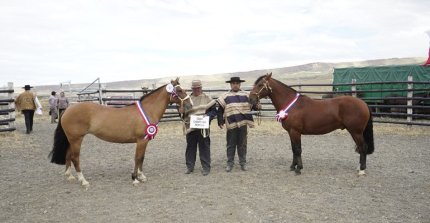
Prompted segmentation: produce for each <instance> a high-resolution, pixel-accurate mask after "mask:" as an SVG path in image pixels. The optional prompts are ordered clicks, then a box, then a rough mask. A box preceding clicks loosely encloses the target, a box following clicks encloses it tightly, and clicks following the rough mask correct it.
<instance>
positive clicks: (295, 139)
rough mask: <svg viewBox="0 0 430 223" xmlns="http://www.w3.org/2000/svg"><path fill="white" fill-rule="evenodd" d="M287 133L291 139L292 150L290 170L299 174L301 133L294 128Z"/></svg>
mask: <svg viewBox="0 0 430 223" xmlns="http://www.w3.org/2000/svg"><path fill="white" fill-rule="evenodd" d="M288 133H289V135H290V140H291V150H292V151H293V163H292V164H291V166H290V170H291V171H295V173H296V175H300V174H301V169H303V163H302V142H301V134H300V133H299V132H297V131H294V130H290V131H289V132H288Z"/></svg>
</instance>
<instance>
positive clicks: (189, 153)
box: [184, 80, 216, 176]
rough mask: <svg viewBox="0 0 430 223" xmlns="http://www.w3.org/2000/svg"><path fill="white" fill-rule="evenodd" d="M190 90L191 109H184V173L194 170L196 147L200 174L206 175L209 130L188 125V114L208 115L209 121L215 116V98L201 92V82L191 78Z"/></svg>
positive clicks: (209, 141)
mask: <svg viewBox="0 0 430 223" xmlns="http://www.w3.org/2000/svg"><path fill="white" fill-rule="evenodd" d="M191 90H192V91H193V92H192V93H191V95H190V98H191V100H192V102H193V106H192V108H191V109H188V110H187V109H186V110H185V118H184V119H185V128H186V140H187V147H186V150H185V164H186V166H187V171H186V172H185V173H186V174H190V173H192V172H193V171H194V166H195V163H196V155H197V147H198V148H199V157H200V163H201V165H202V174H203V176H206V175H208V174H209V172H210V170H211V150H210V145H211V139H210V136H209V133H210V130H209V128H208V129H198V128H191V127H190V124H191V123H190V121H191V120H190V116H191V115H199V116H209V126H210V121H211V120H212V119H214V118H215V117H216V104H215V100H213V99H212V98H211V97H209V96H208V95H206V94H205V93H203V90H202V82H201V81H200V80H193V81H192V82H191Z"/></svg>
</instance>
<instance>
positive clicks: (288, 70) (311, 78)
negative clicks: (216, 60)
mask: <svg viewBox="0 0 430 223" xmlns="http://www.w3.org/2000/svg"><path fill="white" fill-rule="evenodd" d="M424 61H425V58H421V57H414V58H390V59H378V60H366V61H355V62H339V63H322V62H316V63H309V64H303V65H298V66H291V67H282V68H269V69H261V70H253V71H244V72H233V73H223V74H211V75H193V76H182V77H180V82H181V83H182V86H183V87H185V88H189V87H190V85H191V81H192V80H194V79H201V80H203V82H204V88H205V89H215V88H217V89H219V88H226V89H227V88H228V85H226V84H225V81H226V80H228V79H230V77H232V76H240V77H241V78H242V79H244V80H246V82H245V83H244V84H243V86H251V85H252V84H253V82H254V81H255V80H256V79H257V78H258V77H259V76H261V75H263V74H266V73H269V72H272V73H273V75H274V77H276V79H278V80H281V81H283V82H285V83H288V84H298V83H302V84H303V83H331V82H332V78H333V76H332V74H333V69H334V68H343V67H366V66H383V65H406V64H422V63H423V62H424ZM174 78H176V77H174V76H172V77H167V78H154V79H141V80H125V81H117V82H108V83H104V82H103V78H101V84H102V86H103V87H106V88H108V89H141V88H142V87H147V88H150V89H152V88H154V87H158V86H161V85H163V84H166V83H168V82H169V81H170V80H171V79H174ZM88 84H89V83H82V84H72V85H71V86H70V87H71V90H72V91H73V92H77V91H80V90H81V89H83V88H85V87H86V86H88ZM95 87H97V86H95ZM36 89H37V91H38V94H39V95H49V92H50V91H52V90H57V91H58V90H59V89H60V86H58V85H44V86H36ZM15 90H16V92H20V91H22V89H20V88H17V89H15ZM64 90H68V87H67V86H66V88H65V89H64Z"/></svg>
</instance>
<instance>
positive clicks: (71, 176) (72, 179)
mask: <svg viewBox="0 0 430 223" xmlns="http://www.w3.org/2000/svg"><path fill="white" fill-rule="evenodd" d="M67 180H68V181H74V180H76V177H74V176H73V175H69V176H68V177H67Z"/></svg>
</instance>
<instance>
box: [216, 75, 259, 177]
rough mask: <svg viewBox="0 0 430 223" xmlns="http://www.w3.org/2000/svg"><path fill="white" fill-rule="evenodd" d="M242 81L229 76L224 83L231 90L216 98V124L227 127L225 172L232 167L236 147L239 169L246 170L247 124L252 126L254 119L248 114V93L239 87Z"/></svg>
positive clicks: (249, 108) (249, 109)
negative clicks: (228, 85)
mask: <svg viewBox="0 0 430 223" xmlns="http://www.w3.org/2000/svg"><path fill="white" fill-rule="evenodd" d="M242 82H245V81H244V80H241V79H240V77H232V78H230V80H228V81H226V83H230V88H231V90H230V91H229V92H227V93H225V94H223V95H221V96H220V97H219V98H218V99H217V102H218V104H219V108H218V112H217V119H218V126H219V127H220V128H221V129H222V128H223V126H224V125H226V127H227V137H226V138H227V166H226V168H225V170H226V171H227V172H230V171H231V170H232V169H233V165H234V156H235V153H236V149H237V155H238V156H239V164H240V166H241V169H242V170H243V171H246V170H248V168H247V166H246V165H247V163H246V153H247V138H248V126H249V127H254V119H253V117H252V115H251V114H250V111H251V107H250V105H249V93H248V92H245V91H242V90H241V89H240V84H241V83H242ZM254 109H256V108H254Z"/></svg>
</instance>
